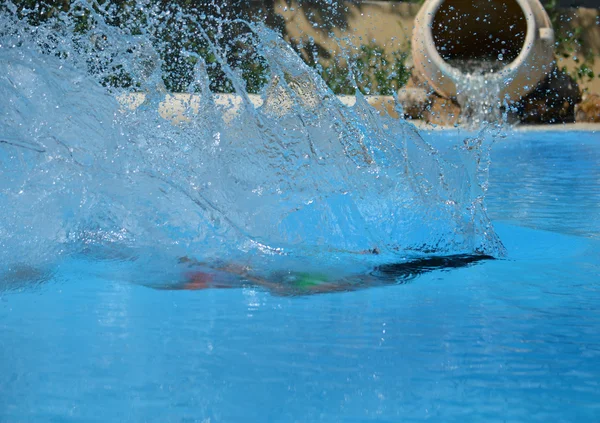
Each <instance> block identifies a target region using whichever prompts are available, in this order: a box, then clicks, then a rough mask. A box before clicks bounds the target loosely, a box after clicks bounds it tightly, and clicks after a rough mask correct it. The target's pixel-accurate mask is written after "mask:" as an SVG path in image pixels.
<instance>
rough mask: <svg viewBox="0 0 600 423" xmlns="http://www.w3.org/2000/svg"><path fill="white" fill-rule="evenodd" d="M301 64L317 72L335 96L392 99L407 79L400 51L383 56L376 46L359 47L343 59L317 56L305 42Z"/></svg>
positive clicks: (403, 57) (403, 54) (405, 55)
mask: <svg viewBox="0 0 600 423" xmlns="http://www.w3.org/2000/svg"><path fill="white" fill-rule="evenodd" d="M295 47H296V50H298V51H299V53H300V54H301V56H302V58H303V59H304V61H305V62H306V63H307V64H308V65H309V66H311V67H313V68H315V69H317V70H318V72H319V73H320V75H321V77H322V78H323V80H324V81H325V83H326V84H327V85H328V86H329V88H330V89H331V90H332V91H333V92H334V93H335V94H341V95H354V94H355V90H356V89H358V90H359V91H360V92H361V93H362V94H365V95H368V94H371V95H392V94H394V93H395V92H397V91H398V90H399V89H400V88H402V87H403V86H404V85H405V84H406V82H407V81H408V79H409V78H410V70H409V69H408V68H407V67H406V65H405V62H406V59H407V57H408V54H407V53H406V52H403V51H401V50H397V51H394V52H392V53H387V52H386V51H385V50H384V49H383V47H381V46H378V45H377V44H374V43H370V44H363V45H361V46H359V47H357V48H356V50H355V52H354V53H353V54H350V55H349V57H348V58H347V59H342V58H341V57H339V56H336V57H330V56H329V55H326V54H319V48H318V46H316V45H315V44H314V43H312V42H309V43H307V45H306V46H305V47H302V48H299V47H298V46H297V45H296V46H295Z"/></svg>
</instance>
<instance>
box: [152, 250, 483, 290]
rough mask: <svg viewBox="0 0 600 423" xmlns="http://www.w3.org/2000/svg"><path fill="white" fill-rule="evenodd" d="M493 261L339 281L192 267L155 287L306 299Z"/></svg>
mask: <svg viewBox="0 0 600 423" xmlns="http://www.w3.org/2000/svg"><path fill="white" fill-rule="evenodd" d="M486 260H494V257H492V256H489V255H483V254H481V255H472V254H460V255H449V256H432V257H424V258H418V259H414V260H410V261H406V262H397V263H389V264H383V265H378V266H375V267H374V268H373V269H372V270H371V271H370V272H366V273H358V274H353V275H349V276H344V277H340V278H336V277H335V276H332V275H331V274H328V273H325V272H323V273H320V272H303V271H299V272H298V271H282V270H279V271H276V272H273V273H270V274H268V275H257V274H254V273H253V272H252V270H251V269H250V268H248V267H244V266H238V265H231V264H226V265H223V266H219V267H218V268H207V267H205V266H204V265H203V264H201V263H194V264H191V265H190V270H189V271H188V272H187V273H186V278H185V281H183V282H182V283H178V284H166V285H159V286H157V285H154V286H151V288H154V289H160V290H204V289H234V288H252V287H254V288H262V289H266V290H267V291H269V292H270V293H271V294H273V295H278V296H303V295H313V294H326V293H334V292H349V291H356V290H361V289H368V288H374V287H381V286H387V285H401V284H406V283H409V282H411V281H413V280H414V279H416V278H417V277H418V276H420V275H423V274H426V273H429V272H434V271H442V272H444V271H451V270H454V269H459V268H465V267H469V266H471V265H473V264H476V263H479V262H482V261H486Z"/></svg>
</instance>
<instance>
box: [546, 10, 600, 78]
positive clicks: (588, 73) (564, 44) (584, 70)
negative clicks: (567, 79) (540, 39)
mask: <svg viewBox="0 0 600 423" xmlns="http://www.w3.org/2000/svg"><path fill="white" fill-rule="evenodd" d="M544 7H545V8H546V11H547V12H548V16H549V17H550V21H551V22H552V27H553V28H554V35H555V41H556V55H557V56H558V57H562V58H565V59H567V58H572V59H573V61H574V62H575V64H576V66H575V69H573V70H572V71H571V72H568V70H567V69H566V66H564V67H563V68H562V70H563V71H564V72H567V73H569V74H570V75H571V77H572V78H573V79H575V80H576V81H578V82H589V81H592V80H593V79H594V78H595V77H598V76H599V75H594V72H593V70H592V66H593V65H594V62H595V59H596V58H595V57H594V54H593V52H592V49H591V48H587V49H585V48H584V47H583V46H584V42H583V32H584V29H583V28H582V27H575V28H570V25H565V23H566V22H568V20H569V19H570V18H568V17H567V16H565V15H564V14H563V13H561V11H560V9H559V5H558V0H546V1H545V2H544Z"/></svg>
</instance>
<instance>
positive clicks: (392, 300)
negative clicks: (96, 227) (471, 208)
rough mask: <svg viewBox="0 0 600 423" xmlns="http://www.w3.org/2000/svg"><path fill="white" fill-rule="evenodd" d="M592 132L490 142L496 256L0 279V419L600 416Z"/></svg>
mask: <svg viewBox="0 0 600 423" xmlns="http://www.w3.org/2000/svg"><path fill="white" fill-rule="evenodd" d="M424 136H425V138H426V139H427V140H428V141H430V142H432V143H433V144H436V145H443V144H444V143H445V142H446V141H447V139H448V138H449V137H450V138H451V137H453V136H457V137H460V136H463V135H461V134H458V135H452V133H449V132H433V133H430V134H426V135H424ZM599 141H600V135H598V133H592V132H551V131H549V132H532V133H512V134H509V135H508V136H507V137H506V138H505V139H503V140H500V141H498V142H497V143H496V144H495V146H494V149H493V152H492V166H491V173H490V189H489V193H488V198H487V207H488V213H489V215H490V217H491V219H492V221H493V222H494V224H495V227H496V230H497V232H498V234H499V236H500V239H501V240H502V241H503V243H504V245H505V247H506V249H507V256H506V257H505V258H503V259H499V260H484V261H480V262H477V263H472V264H471V265H469V266H463V267H459V268H451V269H445V270H444V269H442V270H439V269H438V270H433V271H429V272H423V273H421V274H419V275H417V276H416V277H415V278H413V279H410V280H407V281H405V282H407V283H402V284H387V285H385V286H378V287H363V288H364V289H358V290H354V291H350V292H337V293H329V294H324V295H291V296H281V295H276V293H273V292H270V291H269V290H268V289H264V288H261V287H252V286H248V287H244V288H239V289H209V290H200V291H194V290H156V289H152V288H148V287H144V286H141V285H138V284H132V283H128V282H127V278H126V277H123V275H120V274H119V268H118V263H117V262H111V261H103V262H99V263H93V262H90V261H75V260H71V261H69V262H68V263H64V264H62V265H61V266H60V267H59V268H58V269H55V272H54V273H52V274H51V275H50V276H48V277H47V278H45V279H44V278H40V280H41V282H40V283H39V284H37V285H34V286H32V285H31V284H28V285H25V286H13V287H12V288H11V289H7V287H6V286H4V289H3V290H2V291H0V337H1V339H2V342H1V343H0V421H3V422H4V421H6V422H18V421H98V422H105V421H161V422H188V421H189V422H192V421H198V422H221V421H246V422H255V421H256V422H263V421H286V422H287V421H289V422H293V421H298V422H306V421H325V422H332V421H361V422H364V421H389V422H391V421H407V422H409V421H424V420H429V421H444V422H453V421H488V422H496V421H497V422H517V421H528V422H534V421H540V422H541V421H557V422H559V421H565V422H566V421H597V420H598V419H599V418H600V382H599V381H600V332H599V331H598V328H599V327H600V143H599ZM111 266H113V267H114V268H113V269H111V268H110V267H111ZM111 273H112V274H113V275H114V277H110V276H107V275H110V274H111ZM149 276H150V275H149Z"/></svg>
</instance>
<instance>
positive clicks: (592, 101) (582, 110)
mask: <svg viewBox="0 0 600 423" xmlns="http://www.w3.org/2000/svg"><path fill="white" fill-rule="evenodd" d="M575 121H576V122H594V123H600V95H598V94H590V95H588V96H586V98H585V99H584V100H583V101H582V102H581V103H580V104H578V105H577V107H576V108H575Z"/></svg>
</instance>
